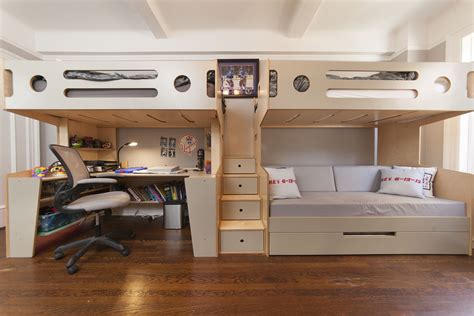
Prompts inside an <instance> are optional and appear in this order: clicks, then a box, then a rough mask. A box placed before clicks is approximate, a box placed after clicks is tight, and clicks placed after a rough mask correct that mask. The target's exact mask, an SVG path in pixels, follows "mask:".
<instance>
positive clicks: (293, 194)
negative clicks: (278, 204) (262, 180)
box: [265, 167, 301, 200]
mask: <svg viewBox="0 0 474 316" xmlns="http://www.w3.org/2000/svg"><path fill="white" fill-rule="evenodd" d="M265 170H266V171H267V172H268V178H269V179H268V187H269V195H270V199H272V200H276V199H295V198H300V197H301V194H300V190H299V189H298V185H297V184H296V177H295V172H294V171H293V168H286V167H281V168H268V167H266V168H265Z"/></svg>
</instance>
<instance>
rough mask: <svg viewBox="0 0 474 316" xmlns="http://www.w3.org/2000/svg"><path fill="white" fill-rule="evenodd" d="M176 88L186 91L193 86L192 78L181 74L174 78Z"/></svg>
mask: <svg viewBox="0 0 474 316" xmlns="http://www.w3.org/2000/svg"><path fill="white" fill-rule="evenodd" d="M174 88H175V89H176V90H178V91H179V92H186V91H188V90H189V88H191V80H189V78H188V77H187V76H185V75H179V76H178V77H176V79H174Z"/></svg>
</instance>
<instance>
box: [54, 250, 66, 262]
mask: <svg viewBox="0 0 474 316" xmlns="http://www.w3.org/2000/svg"><path fill="white" fill-rule="evenodd" d="M62 258H64V252H62V251H61V252H55V253H54V260H61V259H62Z"/></svg>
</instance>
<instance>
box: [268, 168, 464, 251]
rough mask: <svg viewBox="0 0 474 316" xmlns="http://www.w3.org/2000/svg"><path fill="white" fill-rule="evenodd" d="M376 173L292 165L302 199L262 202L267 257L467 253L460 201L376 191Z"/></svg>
mask: <svg viewBox="0 0 474 316" xmlns="http://www.w3.org/2000/svg"><path fill="white" fill-rule="evenodd" d="M382 168H390V167H383V166H334V167H331V166H305V167H294V170H295V176H296V181H297V184H298V187H299V189H300V192H301V196H302V197H301V198H299V199H285V200H273V201H271V202H270V217H269V232H270V242H269V246H270V248H269V249H270V255H315V254H402V253H406V254H468V253H469V236H470V233H469V229H470V228H469V225H470V219H469V217H468V216H467V215H466V205H465V203H464V202H462V201H453V200H448V199H441V198H436V197H435V198H425V199H420V198H414V197H406V196H397V195H388V194H380V193H376V192H377V191H378V189H379V186H380V170H381V169H382ZM435 195H436V192H435Z"/></svg>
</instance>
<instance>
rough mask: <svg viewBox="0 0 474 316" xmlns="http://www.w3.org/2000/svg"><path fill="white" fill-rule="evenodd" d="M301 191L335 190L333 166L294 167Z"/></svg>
mask: <svg viewBox="0 0 474 316" xmlns="http://www.w3.org/2000/svg"><path fill="white" fill-rule="evenodd" d="M293 169H294V170H295V175H296V183H297V184H298V188H299V189H300V191H315V192H335V191H336V185H335V183H334V173H333V171H332V167H331V166H296V167H293Z"/></svg>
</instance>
